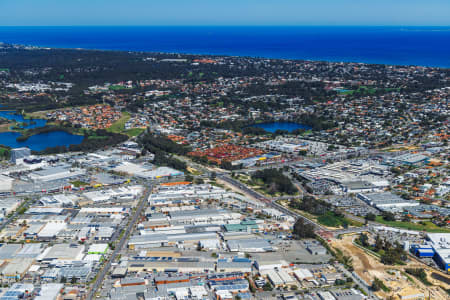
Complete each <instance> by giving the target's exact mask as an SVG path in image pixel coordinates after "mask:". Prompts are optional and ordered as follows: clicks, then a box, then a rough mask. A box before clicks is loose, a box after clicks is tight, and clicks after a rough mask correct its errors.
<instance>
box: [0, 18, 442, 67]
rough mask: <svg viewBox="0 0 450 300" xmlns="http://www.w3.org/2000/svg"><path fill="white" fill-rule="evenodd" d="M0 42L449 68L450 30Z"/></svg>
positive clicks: (272, 30) (35, 35)
mask: <svg viewBox="0 0 450 300" xmlns="http://www.w3.org/2000/svg"><path fill="white" fill-rule="evenodd" d="M0 41H2V42H7V43H16V44H27V45H37V46H47V47H60V48H85V49H104V50H129V51H151V52H177V53H196V54H217V55H220V54H222V55H236V56H254V57H268V58H286V59H306V60H326V61H344V62H365V63H381V64H393V65H423V66H439V67H450V27H326V26H324V27H178V26H174V27H0Z"/></svg>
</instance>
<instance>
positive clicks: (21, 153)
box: [11, 147, 31, 163]
mask: <svg viewBox="0 0 450 300" xmlns="http://www.w3.org/2000/svg"><path fill="white" fill-rule="evenodd" d="M30 155H31V150H30V149H29V148H27V147H22V148H14V149H11V162H13V163H17V162H18V161H19V160H23V159H24V158H27V157H28V156H30Z"/></svg>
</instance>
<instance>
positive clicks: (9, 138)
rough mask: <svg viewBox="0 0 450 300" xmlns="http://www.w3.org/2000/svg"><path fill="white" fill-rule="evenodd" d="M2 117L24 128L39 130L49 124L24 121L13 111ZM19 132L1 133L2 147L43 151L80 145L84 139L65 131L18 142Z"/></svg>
mask: <svg viewBox="0 0 450 300" xmlns="http://www.w3.org/2000/svg"><path fill="white" fill-rule="evenodd" d="M0 117H3V118H6V119H8V120H14V121H16V122H21V123H25V125H24V128H26V129H28V128H38V127H43V126H45V125H46V124H47V120H44V119H33V120H28V119H24V118H23V116H22V115H20V114H17V113H15V112H11V111H0ZM19 136H21V133H19V132H0V145H4V146H8V147H11V148H19V147H28V148H30V149H31V150H35V151H41V150H44V149H45V148H47V147H56V146H70V145H78V144H81V142H82V141H83V139H84V136H82V135H75V134H71V133H67V132H65V131H52V132H46V133H40V134H36V135H33V136H30V137H29V138H28V139H27V140H26V141H22V142H18V141H17V138H18V137H19Z"/></svg>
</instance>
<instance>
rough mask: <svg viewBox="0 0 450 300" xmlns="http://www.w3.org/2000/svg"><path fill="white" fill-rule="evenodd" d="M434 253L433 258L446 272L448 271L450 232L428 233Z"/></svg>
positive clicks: (449, 269)
mask: <svg viewBox="0 0 450 300" xmlns="http://www.w3.org/2000/svg"><path fill="white" fill-rule="evenodd" d="M427 239H428V240H429V241H430V244H431V246H432V248H433V249H434V252H435V255H434V260H435V261H436V263H437V264H438V265H439V266H440V267H441V268H442V269H444V270H445V271H446V272H448V271H450V233H428V234H427Z"/></svg>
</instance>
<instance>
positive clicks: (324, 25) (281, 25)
mask: <svg viewBox="0 0 450 300" xmlns="http://www.w3.org/2000/svg"><path fill="white" fill-rule="evenodd" d="M0 27H441V28H443V27H448V28H450V24H449V25H375V24H374V25H367V24H366V25H358V24H353V25H337V24H336V25H330V24H316V25H312V24H309V25H308V24H265V25H264V24H246V25H232V24H191V25H183V24H176V25H167V24H166V25H164V24H153V25H98V24H97V25H0Z"/></svg>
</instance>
